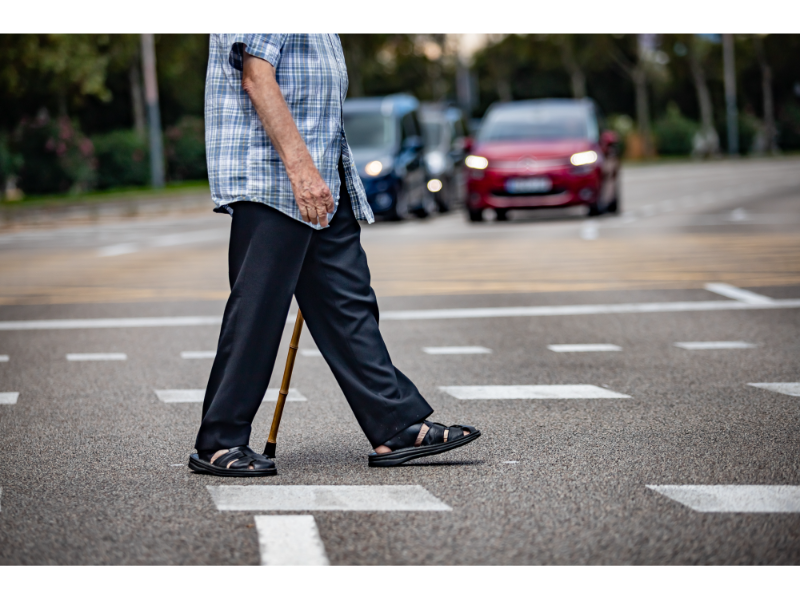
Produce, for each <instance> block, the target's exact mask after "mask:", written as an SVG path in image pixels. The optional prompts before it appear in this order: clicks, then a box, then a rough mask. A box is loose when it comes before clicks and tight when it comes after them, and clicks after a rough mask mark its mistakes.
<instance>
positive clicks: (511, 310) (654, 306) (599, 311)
mask: <svg viewBox="0 0 800 600" xmlns="http://www.w3.org/2000/svg"><path fill="white" fill-rule="evenodd" d="M769 308H800V299H798V300H773V301H772V302H771V303H770V304H766V303H765V304H748V303H745V302H733V301H728V300H719V301H711V302H643V303H638V304H578V305H574V306H509V307H497V308H451V309H431V310H398V311H386V312H384V313H381V320H382V321H419V320H429V319H485V318H496V317H559V316H573V315H606V314H650V313H662V312H694V311H716V310H761V309H769ZM0 329H2V328H1V327H0Z"/></svg>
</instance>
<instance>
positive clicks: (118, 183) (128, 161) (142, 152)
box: [92, 129, 150, 189]
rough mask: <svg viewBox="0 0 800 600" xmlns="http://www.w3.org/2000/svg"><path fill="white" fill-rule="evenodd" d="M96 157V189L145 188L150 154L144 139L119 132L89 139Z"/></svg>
mask: <svg viewBox="0 0 800 600" xmlns="http://www.w3.org/2000/svg"><path fill="white" fill-rule="evenodd" d="M92 142H93V143H94V148H95V155H96V156H97V187H98V188H100V189H108V188H113V187H122V186H137V185H147V184H148V183H149V181H150V151H149V146H148V143H147V138H146V137H145V136H141V135H139V134H138V133H136V131H133V130H128V129H120V130H117V131H112V132H110V133H105V134H102V135H96V136H94V137H93V138H92Z"/></svg>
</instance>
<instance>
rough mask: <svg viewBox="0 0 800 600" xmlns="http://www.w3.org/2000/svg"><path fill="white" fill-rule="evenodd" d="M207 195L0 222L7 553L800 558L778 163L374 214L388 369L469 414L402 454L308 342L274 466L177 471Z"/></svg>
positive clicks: (787, 229)
mask: <svg viewBox="0 0 800 600" xmlns="http://www.w3.org/2000/svg"><path fill="white" fill-rule="evenodd" d="M210 208H211V205H210V201H209V210H208V212H207V213H205V214H204V213H197V212H191V213H186V214H185V215H176V214H171V215H168V216H163V217H155V216H150V217H144V218H132V219H120V220H118V221H109V222H99V223H97V224H95V225H80V226H72V225H70V226H64V227H50V228H41V227H40V228H29V229H17V230H14V231H11V232H6V233H2V234H0V257H2V259H1V260H0V564H47V565H49V564H219V565H223V564H225V565H227V564H243V565H259V564H266V565H273V564H331V565H344V564H353V565H365V564H421V565H422V564H424V565H467V564H506V565H517V564H532V565H536V564H659V565H660V564H798V562H800V335H798V334H800V233H799V232H800V160H798V159H797V158H784V159H775V160H742V161H738V162H729V161H721V162H717V163H709V164H674V165H661V166H643V167H630V168H627V169H626V170H625V171H624V175H623V188H622V212H621V213H620V214H619V215H616V216H604V217H601V218H596V219H587V218H586V217H584V216H583V215H582V214H581V213H580V211H569V210H563V211H553V212H527V213H514V214H512V220H511V221H509V222H503V223H500V222H487V223H476V224H470V223H468V222H467V220H466V219H465V218H464V215H463V214H460V213H458V214H448V215H441V216H438V217H435V218H431V219H429V220H425V221H421V220H412V221H408V222H404V223H378V224H375V225H373V226H365V227H364V230H363V243H364V246H365V248H366V250H367V253H368V257H369V261H370V267H371V269H372V276H373V285H374V288H375V290H376V292H377V294H378V298H379V303H380V307H381V311H382V320H381V329H382V331H383V334H384V336H385V338H386V341H387V344H388V347H389V350H390V352H391V355H392V358H393V359H394V361H395V362H396V364H397V365H398V366H399V367H400V368H401V369H402V370H403V371H405V372H406V373H407V374H408V375H409V376H410V377H411V378H412V379H413V380H414V381H415V382H416V383H417V385H418V387H419V388H420V390H421V392H422V393H423V394H424V395H425V396H426V397H427V398H428V399H429V401H430V402H431V404H432V405H433V406H434V407H435V409H436V412H435V414H434V415H433V419H434V420H436V421H440V422H444V423H447V424H449V423H464V424H471V425H476V426H477V427H479V428H480V429H481V430H482V431H483V437H481V438H480V439H479V440H478V441H476V442H475V443H473V444H471V445H469V446H467V447H465V448H462V449H459V450H455V451H453V452H451V453H448V454H445V455H441V456H438V457H432V458H430V459H423V460H420V461H416V462H412V463H407V465H405V466H403V467H399V468H394V469H370V468H368V467H367V454H368V452H370V447H369V444H368V443H367V441H366V439H365V438H364V436H363V435H362V434H361V432H360V430H359V428H358V426H357V424H356V422H355V420H354V418H353V416H352V414H351V413H350V411H349V408H348V406H347V404H346V402H345V400H344V397H343V395H342V393H341V392H340V390H339V389H338V387H337V385H336V382H335V380H334V378H333V376H332V375H331V373H330V371H329V369H328V368H327V366H326V365H325V362H324V359H323V358H321V357H319V356H318V355H316V353H315V346H314V342H313V339H312V337H311V336H310V335H309V334H308V332H307V331H305V332H304V334H303V337H302V338H301V343H300V347H301V350H302V352H301V354H300V355H299V356H298V358H297V363H296V367H295V373H294V379H293V382H292V387H293V388H294V391H293V392H292V396H291V397H290V400H291V401H290V402H288V403H287V405H286V410H285V413H284V419H283V424H282V428H281V432H280V437H279V440H278V458H277V465H278V470H279V475H278V476H277V477H272V478H264V479H250V480H241V479H225V478H215V477H210V476H203V475H196V474H193V473H191V472H190V471H189V470H188V468H187V467H186V462H187V459H188V455H189V453H190V452H192V451H193V446H192V444H193V441H194V435H195V433H196V429H197V426H198V422H199V418H200V410H201V404H200V403H198V402H194V401H192V400H194V399H197V398H198V397H201V396H202V390H203V388H204V387H205V384H206V380H207V377H208V373H209V370H210V367H211V360H212V359H211V357H212V356H213V351H214V349H215V345H216V340H217V336H218V333H219V322H220V318H221V314H222V310H223V307H224V303H225V299H226V297H227V293H228V287H227V273H226V268H227V262H226V260H227V259H226V252H227V235H228V229H229V226H230V220H229V219H228V218H227V217H225V216H222V215H217V214H213V213H211V210H210ZM293 313H294V309H293V310H292V314H293ZM291 326H292V325H291V318H290V322H289V323H288V324H287V328H286V334H285V336H284V338H285V339H284V341H283V349H282V350H281V354H280V355H279V356H280V358H279V364H278V365H277V366H276V369H275V372H274V373H273V375H272V380H271V383H270V387H271V388H275V387H277V386H278V385H279V383H280V377H281V373H282V370H283V364H282V361H283V357H284V356H285V353H286V344H287V340H288V337H289V335H288V334H289V332H290V331H291ZM752 384H759V385H752ZM271 394H274V392H271ZM273 407H274V401H273V400H270V397H269V394H268V397H267V400H266V401H265V402H264V404H263V405H262V409H261V410H260V411H259V414H258V416H257V418H256V421H255V425H254V432H253V437H252V441H251V445H252V447H253V448H255V449H257V450H259V451H261V449H262V448H263V446H264V443H265V441H266V434H267V431H268V428H269V423H270V420H271V417H272V410H273Z"/></svg>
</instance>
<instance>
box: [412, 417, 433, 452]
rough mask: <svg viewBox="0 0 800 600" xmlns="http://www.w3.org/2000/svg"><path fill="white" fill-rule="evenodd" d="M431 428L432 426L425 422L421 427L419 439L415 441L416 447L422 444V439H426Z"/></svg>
mask: <svg viewBox="0 0 800 600" xmlns="http://www.w3.org/2000/svg"><path fill="white" fill-rule="evenodd" d="M429 429H430V427H429V426H428V424H427V423H425V422H423V423H422V427H420V428H419V435H417V439H416V440H415V441H414V448H419V447H420V446H421V445H422V440H424V439H425V436H426V435H427V433H428V430H429Z"/></svg>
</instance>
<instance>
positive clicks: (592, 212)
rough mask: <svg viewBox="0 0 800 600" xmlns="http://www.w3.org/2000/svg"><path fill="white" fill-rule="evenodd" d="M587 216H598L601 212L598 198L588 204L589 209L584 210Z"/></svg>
mask: <svg viewBox="0 0 800 600" xmlns="http://www.w3.org/2000/svg"><path fill="white" fill-rule="evenodd" d="M586 214H587V216H590V217H599V216H600V215H602V214H603V211H602V209H601V208H600V201H599V200H598V201H597V202H595V203H594V204H590V205H589V210H588V211H587V212H586Z"/></svg>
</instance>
